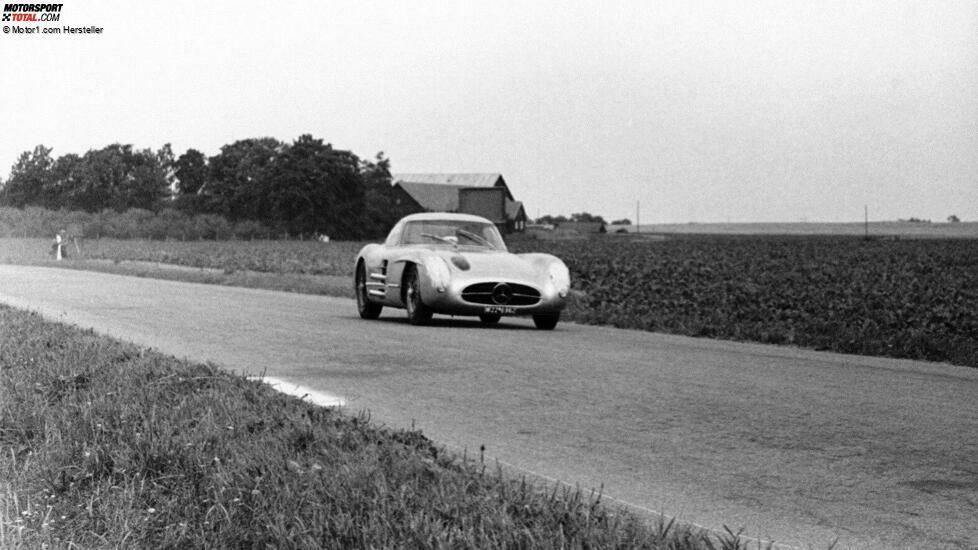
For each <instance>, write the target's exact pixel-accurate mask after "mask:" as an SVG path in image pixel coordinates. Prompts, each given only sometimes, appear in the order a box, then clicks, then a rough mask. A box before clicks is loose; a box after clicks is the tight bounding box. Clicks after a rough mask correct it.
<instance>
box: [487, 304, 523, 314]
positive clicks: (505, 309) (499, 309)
mask: <svg viewBox="0 0 978 550" xmlns="http://www.w3.org/2000/svg"><path fill="white" fill-rule="evenodd" d="M482 312H483V313H496V314H499V315H511V314H513V313H516V308H515V307H513V306H486V307H485V309H483V310H482Z"/></svg>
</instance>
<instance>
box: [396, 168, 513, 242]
mask: <svg viewBox="0 0 978 550" xmlns="http://www.w3.org/2000/svg"><path fill="white" fill-rule="evenodd" d="M391 180H392V181H393V185H394V194H395V198H396V200H397V201H398V204H402V205H407V206H410V207H414V208H416V209H417V211H418V212H424V211H428V212H462V211H465V212H466V213H469V214H478V215H481V216H484V217H486V218H490V219H492V220H493V221H494V222H496V223H497V224H498V225H499V226H500V228H501V229H503V230H504V231H506V232H511V231H523V230H524V229H525V228H526V221H527V219H526V210H525V209H524V208H523V203H521V202H520V201H517V200H515V199H514V198H513V193H512V192H511V191H510V190H509V186H508V185H506V180H505V179H504V178H503V176H502V174H495V173H490V174H475V173H472V174H393V176H392V177H391ZM492 189H498V190H499V191H500V193H499V194H498V195H496V194H495V193H480V191H483V190H492ZM477 195H478V196H481V200H463V197H469V198H472V197H475V196H477ZM493 196H496V197H498V199H493V198H492V197H493ZM494 200H498V201H499V204H497V205H492V204H491V203H492V201H494ZM493 206H494V207H493ZM486 207H488V209H489V212H493V213H495V214H492V213H489V212H487V211H486V210H485V208H486ZM468 210H472V211H468Z"/></svg>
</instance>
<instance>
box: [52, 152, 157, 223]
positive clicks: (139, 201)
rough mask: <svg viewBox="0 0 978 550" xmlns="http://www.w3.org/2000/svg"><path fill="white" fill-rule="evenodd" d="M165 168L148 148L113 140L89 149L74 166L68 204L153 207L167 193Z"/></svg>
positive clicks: (96, 207) (118, 208)
mask: <svg viewBox="0 0 978 550" xmlns="http://www.w3.org/2000/svg"><path fill="white" fill-rule="evenodd" d="M167 188H168V182H167V175H166V169H165V168H164V166H163V165H162V164H161V161H160V157H159V155H158V154H157V153H154V152H153V151H152V150H150V149H144V150H142V151H133V148H132V145H121V144H119V143H114V144H112V145H108V146H106V147H103V148H102V149H99V150H91V151H89V152H87V153H85V156H84V157H82V162H81V163H80V165H79V166H78V176H77V185H75V189H74V200H73V201H72V204H71V205H70V207H71V208H77V209H81V210H85V211H87V212H97V211H99V210H102V209H105V208H111V209H112V210H115V211H116V212H123V211H125V210H127V209H129V208H138V209H144V210H153V211H155V210H157V209H158V208H159V207H160V205H161V201H162V199H163V198H164V197H166V195H167Z"/></svg>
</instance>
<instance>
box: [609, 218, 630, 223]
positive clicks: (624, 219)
mask: <svg viewBox="0 0 978 550" xmlns="http://www.w3.org/2000/svg"><path fill="white" fill-rule="evenodd" d="M611 225H632V220H630V219H628V218H622V219H620V220H615V221H613V222H611Z"/></svg>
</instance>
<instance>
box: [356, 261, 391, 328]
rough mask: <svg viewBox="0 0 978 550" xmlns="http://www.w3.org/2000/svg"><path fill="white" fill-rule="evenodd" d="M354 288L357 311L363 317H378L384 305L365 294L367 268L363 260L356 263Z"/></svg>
mask: <svg viewBox="0 0 978 550" xmlns="http://www.w3.org/2000/svg"><path fill="white" fill-rule="evenodd" d="M353 287H354V290H355V291H356V294H357V312H358V313H360V317H362V318H363V319H376V318H378V317H380V312H381V310H383V309H384V306H382V305H380V304H375V303H373V302H371V301H370V299H369V298H368V294H367V268H366V267H365V266H364V265H363V262H360V263H359V264H357V274H356V276H355V277H354V284H353Z"/></svg>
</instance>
